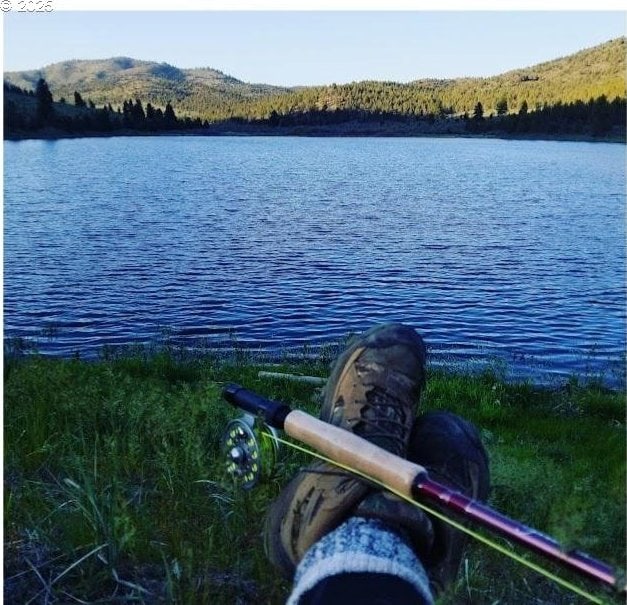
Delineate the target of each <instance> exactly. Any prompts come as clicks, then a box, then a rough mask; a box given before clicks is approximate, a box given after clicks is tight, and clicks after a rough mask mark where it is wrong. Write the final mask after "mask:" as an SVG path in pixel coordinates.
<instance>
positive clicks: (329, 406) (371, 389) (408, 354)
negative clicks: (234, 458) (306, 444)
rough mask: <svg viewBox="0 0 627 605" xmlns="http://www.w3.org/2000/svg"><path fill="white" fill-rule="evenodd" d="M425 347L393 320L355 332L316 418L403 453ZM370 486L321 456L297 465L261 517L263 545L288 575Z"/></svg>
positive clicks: (420, 380)
mask: <svg viewBox="0 0 627 605" xmlns="http://www.w3.org/2000/svg"><path fill="white" fill-rule="evenodd" d="M425 357H426V349H425V346H424V343H423V342H422V339H421V338H420V336H418V334H416V332H415V331H414V330H413V329H411V328H409V327H407V326H403V325H400V324H388V325H384V326H379V327H376V328H373V329H371V330H369V331H368V332H366V333H365V334H363V335H362V336H360V337H358V338H355V339H354V340H353V341H352V342H351V343H349V346H348V347H347V349H346V350H345V351H344V352H343V353H342V354H341V355H340V357H339V358H338V360H337V361H336V363H335V365H334V367H333V370H332V371H331V375H330V377H329V380H328V381H327V385H326V387H325V394H324V400H323V404H322V408H321V412H320V418H321V419H322V420H324V421H326V422H329V423H330V424H333V425H335V426H339V427H341V428H344V429H346V430H348V431H351V432H353V433H355V434H357V435H359V436H360V437H363V438H364V439H367V440H368V441H371V442H373V443H375V444H376V445H379V446H380V447H383V448H384V449H386V450H388V451H390V452H393V453H394V454H397V455H399V456H402V457H405V455H406V453H407V446H408V442H409V436H410V433H411V428H412V425H413V423H414V418H415V411H414V410H415V408H416V406H417V404H418V401H419V399H420V394H421V390H422V386H423V384H424V380H425V376H424V371H425V370H424V366H425ZM373 491H374V490H373V487H372V486H371V485H370V484H368V483H366V482H364V481H363V480H360V479H356V478H355V477H354V476H352V475H350V474H349V473H347V472H345V471H342V470H340V469H338V468H337V467H335V466H333V465H331V464H327V463H325V462H314V463H313V464H311V465H310V466H308V467H307V468H305V469H303V470H302V471H300V472H299V473H298V474H297V475H296V476H295V477H294V478H293V479H292V481H290V483H289V484H288V485H287V486H286V487H285V488H284V489H283V491H282V492H281V494H280V495H279V497H278V499H277V500H276V501H275V502H274V503H273V504H272V506H271V507H270V510H269V512H268V514H267V516H266V528H265V539H266V543H265V546H266V552H267V554H268V558H269V559H270V561H271V562H272V563H273V564H274V565H275V566H276V567H277V568H278V569H279V570H280V571H281V572H282V573H283V575H285V576H286V577H288V578H291V577H292V576H293V574H294V571H295V568H296V565H297V564H298V563H299V561H300V560H301V559H302V558H303V556H304V555H305V553H306V552H307V550H308V549H309V548H310V547H311V546H313V545H314V544H315V543H316V542H317V541H318V540H319V539H320V538H322V537H323V536H324V535H326V534H328V533H329V532H331V531H332V530H333V529H335V528H336V527H338V526H339V525H340V524H341V523H342V522H343V521H345V520H346V519H348V517H350V516H351V514H352V512H353V511H354V509H355V507H356V506H357V505H358V504H359V503H360V502H361V501H362V500H364V498H365V497H366V496H367V495H368V494H369V493H371V492H373Z"/></svg>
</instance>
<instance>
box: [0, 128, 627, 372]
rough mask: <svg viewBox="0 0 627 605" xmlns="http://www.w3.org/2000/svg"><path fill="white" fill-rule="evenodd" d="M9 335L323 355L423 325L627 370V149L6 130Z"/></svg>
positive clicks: (88, 345) (547, 365)
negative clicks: (35, 137) (36, 135)
mask: <svg viewBox="0 0 627 605" xmlns="http://www.w3.org/2000/svg"><path fill="white" fill-rule="evenodd" d="M4 178H5V181H4V338H5V342H6V341H7V339H10V340H11V342H15V339H16V338H21V339H24V342H26V343H31V344H33V345H34V346H36V348H37V350H39V351H40V352H42V353H45V354H49V355H60V356H70V355H73V354H75V353H76V352H79V354H80V355H81V356H84V357H96V356H97V355H98V354H99V352H101V351H102V348H103V346H104V345H108V346H117V345H125V344H131V343H155V342H159V341H161V340H163V338H165V337H167V338H168V339H169V340H170V341H172V342H175V343H176V344H180V345H183V346H189V347H208V348H210V349H223V348H231V347H233V346H234V345H236V346H237V347H241V348H244V349H246V350H252V351H255V352H264V353H268V354H269V355H270V356H273V355H281V354H287V355H290V354H295V355H299V354H303V347H306V351H305V353H310V354H315V353H316V352H317V351H318V350H319V349H320V347H323V346H326V345H328V344H329V343H337V342H339V341H341V340H342V339H343V338H344V337H345V335H346V334H347V333H349V332H355V331H360V330H362V329H365V328H367V327H369V326H371V325H372V324H374V323H379V322H384V321H392V320H394V321H402V322H405V323H408V324H410V325H412V326H414V327H415V328H416V329H418V330H419V331H420V332H421V333H422V334H423V336H424V338H425V340H426V342H427V344H428V346H429V349H430V354H431V360H432V363H433V364H434V365H461V366H463V367H466V368H474V367H482V366H483V365H485V364H492V365H494V364H496V365H497V367H499V368H500V371H504V372H505V373H506V374H507V376H508V377H527V378H531V379H532V380H537V381H544V380H546V379H549V380H552V379H555V380H562V379H564V378H566V377H568V376H570V375H578V376H591V375H592V376H594V375H602V376H603V378H604V379H606V380H608V381H609V382H616V380H618V381H619V382H620V381H621V380H624V352H625V329H626V325H625V308H626V300H625V146H624V145H617V144H604V143H583V142H557V141H513V140H497V139H472V138H411V139H409V138H296V137H285V138H279V137H181V136H176V137H127V138H100V139H98V138H95V139H74V140H59V141H21V142H5V143H4Z"/></svg>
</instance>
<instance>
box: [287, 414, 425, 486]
mask: <svg viewBox="0 0 627 605" xmlns="http://www.w3.org/2000/svg"><path fill="white" fill-rule="evenodd" d="M284 430H285V432H286V433H287V434H288V435H289V436H290V437H292V438H293V439H296V440H298V441H301V442H302V443H305V444H306V445H308V446H310V447H311V448H313V449H315V450H317V451H318V452H320V453H321V454H323V455H324V456H326V457H327V458H331V459H332V460H335V461H337V462H339V463H341V464H344V465H346V466H348V467H350V468H351V469H355V470H357V471H359V472H361V473H364V474H366V475H368V476H369V477H372V478H374V479H378V480H379V481H381V482H383V483H384V484H385V485H386V486H387V487H389V488H392V489H393V490H395V491H397V492H399V493H401V494H403V495H406V496H410V497H411V495H412V485H413V483H414V480H415V478H416V476H417V475H419V474H422V473H426V470H425V469H424V467H422V466H420V465H418V464H414V463H413V462H409V461H408V460H404V459H403V458H399V457H398V456H395V455H394V454H391V453H390V452H388V451H386V450H384V449H383V448H380V447H378V446H376V445H374V444H372V443H370V442H369V441H366V440H365V439H362V438H361V437H358V436H357V435H355V434H354V433H351V432H349V431H347V430H344V429H342V428H339V427H337V426H333V425H331V424H327V423H326V422H323V421H322V420H318V419H317V418H314V417H313V416H310V415H309V414H306V413H305V412H301V411H299V410H294V411H292V412H290V413H289V414H288V415H287V417H286V418H285V425H284Z"/></svg>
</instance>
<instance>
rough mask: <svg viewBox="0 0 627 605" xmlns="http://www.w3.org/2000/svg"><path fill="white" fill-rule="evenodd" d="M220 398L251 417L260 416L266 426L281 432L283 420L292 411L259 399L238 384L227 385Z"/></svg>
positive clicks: (286, 406)
mask: <svg viewBox="0 0 627 605" xmlns="http://www.w3.org/2000/svg"><path fill="white" fill-rule="evenodd" d="M222 396H223V397H224V399H226V400H227V401H228V402H229V403H230V404H231V405H234V406H235V407H237V408H240V409H242V410H244V411H246V412H248V413H249V414H252V415H253V416H259V415H261V416H262V417H263V419H264V421H265V423H266V424H268V425H269V426H272V427H274V428H276V429H280V430H283V424H284V422H285V418H287V415H288V414H289V413H290V412H291V411H292V410H291V408H290V406H289V405H285V404H284V403H280V402H278V401H272V400H270V399H266V398H265V397H261V396H260V395H257V393H253V391H249V390H248V389H245V388H244V387H241V386H240V385H238V384H232V383H231V384H227V385H226V387H224V389H223V390H222Z"/></svg>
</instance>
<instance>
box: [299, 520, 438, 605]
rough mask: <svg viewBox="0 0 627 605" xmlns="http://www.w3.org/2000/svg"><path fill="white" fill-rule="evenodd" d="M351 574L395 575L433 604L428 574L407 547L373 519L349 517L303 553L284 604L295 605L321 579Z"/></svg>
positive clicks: (394, 534)
mask: <svg viewBox="0 0 627 605" xmlns="http://www.w3.org/2000/svg"><path fill="white" fill-rule="evenodd" d="M350 572H366V573H385V574H390V575H394V576H398V577H400V578H402V579H404V580H406V581H407V582H409V583H410V584H411V585H412V586H414V587H415V588H416V590H417V591H418V593H419V594H421V595H422V596H423V597H424V599H425V602H426V603H433V596H432V595H431V591H430V589H429V579H428V578H427V574H426V572H425V570H424V567H423V566H422V564H421V563H420V561H419V560H418V558H417V557H416V555H415V554H414V552H413V551H412V549H411V548H410V547H409V546H408V544H407V543H406V542H405V541H404V540H403V539H402V538H401V537H400V536H399V535H398V534H397V533H396V532H394V531H392V530H390V529H389V528H388V527H387V526H386V525H385V524H383V523H381V522H380V521H378V520H376V519H365V518H363V517H352V518H350V519H349V520H348V521H346V522H345V523H343V524H342V525H340V526H339V527H338V528H337V529H335V530H334V531H332V532H331V533H329V534H327V535H326V536H324V537H323V538H321V539H320V540H319V541H318V542H316V543H315V544H314V545H313V546H312V547H311V548H310V549H309V550H308V551H307V552H306V553H305V556H304V557H303V560H302V561H301V562H300V563H299V565H298V567H297V569H296V575H295V576H294V584H293V587H292V593H291V595H290V597H289V600H288V602H287V605H298V602H299V599H300V598H301V597H302V595H304V594H305V593H306V592H307V591H308V590H311V589H312V588H313V587H314V586H315V585H316V584H317V583H318V582H320V581H321V580H324V579H325V578H329V577H331V576H334V575H337V574H341V573H350Z"/></svg>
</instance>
